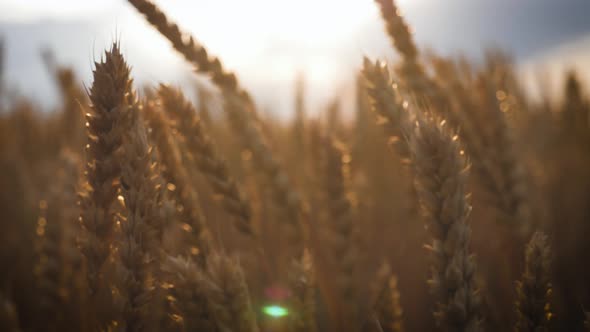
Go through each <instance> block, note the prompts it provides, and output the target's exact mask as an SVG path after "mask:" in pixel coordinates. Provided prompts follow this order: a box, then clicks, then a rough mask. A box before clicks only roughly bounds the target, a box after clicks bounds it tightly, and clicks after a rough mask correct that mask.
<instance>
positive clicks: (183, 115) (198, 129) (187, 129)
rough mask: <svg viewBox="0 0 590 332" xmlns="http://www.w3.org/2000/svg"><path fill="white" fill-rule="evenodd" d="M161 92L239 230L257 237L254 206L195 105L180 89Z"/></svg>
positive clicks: (162, 90)
mask: <svg viewBox="0 0 590 332" xmlns="http://www.w3.org/2000/svg"><path fill="white" fill-rule="evenodd" d="M158 93H159V95H160V99H161V100H162V106H163V107H164V109H165V110H166V111H167V112H168V114H170V116H171V118H172V119H173V120H174V123H175V125H176V127H177V128H178V130H179V132H180V133H181V134H182V136H183V138H184V140H185V142H186V144H187V146H188V148H189V150H190V152H191V155H190V157H192V159H193V160H194V162H195V164H196V166H197V167H198V169H199V171H201V172H202V173H203V174H204V175H205V177H206V179H207V181H208V183H209V185H210V186H211V188H212V189H213V191H214V192H215V194H217V195H219V196H221V197H222V205H223V207H224V209H225V210H226V211H227V212H228V213H229V214H230V215H232V216H233V217H234V218H235V223H234V225H235V226H236V228H237V229H238V230H239V231H241V232H242V233H244V234H248V235H253V234H254V233H253V229H252V220H251V218H252V213H251V209H250V205H249V204H248V201H247V200H246V199H245V198H244V196H243V194H242V192H241V190H240V189H239V187H238V184H237V183H236V181H235V180H234V178H233V177H232V176H231V175H230V173H229V170H228V167H227V165H226V162H225V160H223V159H222V158H221V156H220V154H219V152H218V151H217V149H216V147H215V146H214V145H213V142H212V140H211V139H210V138H209V135H208V134H207V132H206V130H205V128H204V126H203V124H202V123H201V120H200V118H199V117H198V116H197V113H196V110H195V108H194V107H193V105H192V104H191V103H190V102H189V101H188V100H186V99H185V98H184V96H183V95H182V93H181V92H180V91H179V90H176V89H172V88H170V87H167V86H164V85H162V86H160V89H159V92H158Z"/></svg>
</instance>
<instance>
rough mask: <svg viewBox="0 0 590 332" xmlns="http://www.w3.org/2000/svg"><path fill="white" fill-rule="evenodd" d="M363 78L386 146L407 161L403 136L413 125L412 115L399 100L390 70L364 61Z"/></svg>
mask: <svg viewBox="0 0 590 332" xmlns="http://www.w3.org/2000/svg"><path fill="white" fill-rule="evenodd" d="M363 76H364V78H365V87H366V91H367V94H368V96H369V101H370V104H371V109H372V110H373V113H374V115H375V116H376V118H377V123H378V124H379V125H381V126H382V127H383V129H384V131H385V134H386V135H387V137H388V143H389V145H391V146H393V148H394V149H395V151H396V152H397V153H398V154H399V155H400V157H401V158H402V159H405V160H408V159H409V158H410V151H409V148H408V144H407V140H406V135H407V133H408V132H409V131H410V130H411V127H412V125H413V123H412V122H413V117H414V115H413V114H411V113H410V109H408V107H407V104H404V102H403V101H402V100H401V98H400V96H399V93H398V91H397V85H396V84H395V83H394V82H393V80H392V79H391V76H390V74H389V69H388V67H387V66H386V65H385V64H382V63H380V62H378V61H377V62H375V63H373V62H371V61H370V60H369V59H368V58H365V59H364V66H363Z"/></svg>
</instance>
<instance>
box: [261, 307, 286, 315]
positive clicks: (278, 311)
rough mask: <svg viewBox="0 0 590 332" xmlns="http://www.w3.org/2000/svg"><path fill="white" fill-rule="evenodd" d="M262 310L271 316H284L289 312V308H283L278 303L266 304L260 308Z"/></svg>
mask: <svg viewBox="0 0 590 332" xmlns="http://www.w3.org/2000/svg"><path fill="white" fill-rule="evenodd" d="M262 312H264V313H265V314H267V315H269V316H271V317H277V318H278V317H284V316H287V315H288V314H289V310H287V308H283V307H281V306H279V305H268V306H266V307H264V308H262Z"/></svg>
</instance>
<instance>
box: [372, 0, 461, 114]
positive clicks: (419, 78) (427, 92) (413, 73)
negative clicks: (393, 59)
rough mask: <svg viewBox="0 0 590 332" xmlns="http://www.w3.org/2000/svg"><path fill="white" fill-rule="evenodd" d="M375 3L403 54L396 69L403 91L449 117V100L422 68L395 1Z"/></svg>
mask: <svg viewBox="0 0 590 332" xmlns="http://www.w3.org/2000/svg"><path fill="white" fill-rule="evenodd" d="M375 2H377V4H378V5H379V8H380V10H381V16H382V17H383V20H384V21H385V26H386V30H387V33H388V34H389V37H390V38H391V41H392V44H393V46H394V47H395V48H396V49H397V51H398V52H399V53H400V54H401V55H402V63H401V65H400V67H399V68H397V73H398V74H399V75H400V77H401V79H402V80H401V82H400V83H401V84H402V85H403V86H402V88H404V92H405V93H407V94H408V95H409V96H411V97H413V98H416V99H417V100H416V101H417V103H418V104H419V105H420V106H429V107H430V108H431V109H434V110H437V111H438V112H444V113H441V114H446V115H447V116H452V114H450V113H448V110H447V107H448V101H447V99H446V97H445V96H444V95H443V94H442V93H441V91H440V87H439V86H438V85H437V84H436V82H434V81H433V80H432V79H431V78H430V77H428V75H427V73H426V72H425V71H424V67H423V65H422V63H421V60H420V58H419V52H418V49H417V48H416V45H415V43H414V40H413V37H412V34H411V32H410V28H409V27H408V25H407V23H406V22H405V20H404V18H403V17H402V15H401V11H400V10H399V9H398V8H397V6H396V5H395V0H375ZM447 113H448V114H447ZM453 124H454V125H457V124H456V123H453Z"/></svg>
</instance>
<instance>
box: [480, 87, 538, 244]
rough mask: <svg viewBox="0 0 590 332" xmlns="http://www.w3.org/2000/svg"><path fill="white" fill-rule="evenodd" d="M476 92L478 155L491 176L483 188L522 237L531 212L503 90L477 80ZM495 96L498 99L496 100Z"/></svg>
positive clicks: (528, 230) (484, 181) (527, 228)
mask: <svg viewBox="0 0 590 332" xmlns="http://www.w3.org/2000/svg"><path fill="white" fill-rule="evenodd" d="M477 92H478V95H479V96H480V98H481V100H482V102H483V108H484V109H483V110H482V111H481V112H480V117H481V118H480V121H479V123H478V124H477V125H478V127H477V128H478V131H479V132H480V133H482V136H483V138H484V139H485V141H484V145H483V148H484V150H483V151H481V152H480V154H481V155H482V156H483V157H484V159H483V160H481V162H482V163H484V164H486V165H491V168H490V169H489V171H490V172H489V173H490V175H491V176H488V177H482V180H483V183H484V184H485V185H486V188H487V189H488V190H489V191H490V192H491V194H492V195H493V198H494V200H495V202H497V203H496V204H497V207H498V210H499V211H500V212H501V213H502V214H503V215H502V217H503V219H504V220H508V221H509V222H512V223H515V224H516V225H517V226H519V230H520V231H521V232H522V233H523V234H527V233H529V232H530V229H531V225H530V223H531V220H530V219H531V218H530V217H531V210H530V208H529V204H528V203H529V202H528V196H529V195H528V194H527V189H528V188H527V187H528V186H527V183H526V182H527V181H526V176H525V172H526V171H525V169H524V166H523V165H522V163H521V162H520V160H519V158H518V155H517V150H516V148H515V140H514V137H513V133H512V129H511V128H510V127H509V125H508V123H507V118H506V114H505V112H504V111H502V107H503V105H505V100H504V99H505V97H503V95H502V93H504V94H506V92H504V91H497V90H496V88H495V84H493V83H491V82H488V81H487V80H486V79H485V78H483V77H480V79H479V80H478V84H477ZM498 96H499V97H501V98H500V99H498Z"/></svg>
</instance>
